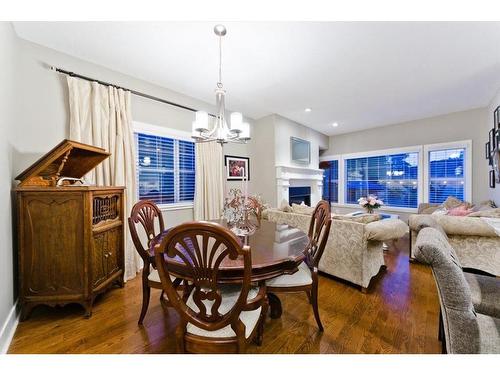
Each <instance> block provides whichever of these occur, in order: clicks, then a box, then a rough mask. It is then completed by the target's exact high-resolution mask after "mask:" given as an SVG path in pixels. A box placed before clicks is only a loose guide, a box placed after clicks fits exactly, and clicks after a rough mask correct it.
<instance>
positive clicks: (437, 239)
mask: <svg viewBox="0 0 500 375" xmlns="http://www.w3.org/2000/svg"><path fill="white" fill-rule="evenodd" d="M414 250H415V252H414V255H415V257H416V258H417V259H418V260H419V261H420V262H422V263H426V264H429V265H430V266H431V267H432V273H433V275H434V279H435V281H436V286H437V290H438V295H439V302H440V305H441V316H442V325H441V330H442V331H441V333H442V335H441V338H442V339H443V340H444V342H443V344H444V349H445V350H446V352H447V353H450V354H458V353H500V319H499V318H498V317H495V316H491V315H487V314H495V313H498V304H499V303H500V301H499V300H498V295H499V292H500V284H499V283H498V281H495V278H491V277H490V278H487V279H486V280H483V279H482V277H481V276H479V277H478V275H472V274H469V275H468V276H467V277H466V276H465V275H466V274H464V272H463V271H462V267H461V266H460V263H459V261H458V258H457V256H456V254H455V251H454V249H453V248H452V247H451V246H450V244H449V242H448V240H447V238H445V236H444V235H443V234H442V233H441V232H440V231H439V230H438V229H436V228H431V227H427V228H423V229H421V230H420V231H419V233H418V237H417V240H416V246H415V249H414ZM485 277H486V276H485ZM467 278H468V279H470V281H469V282H475V281H477V280H479V281H478V282H477V283H475V284H474V287H473V290H472V291H471V287H470V286H469V283H468V282H467ZM481 280H482V281H481ZM481 288H482V290H481ZM481 293H484V295H482V294H481ZM475 305H476V307H475ZM480 311H481V312H480Z"/></svg>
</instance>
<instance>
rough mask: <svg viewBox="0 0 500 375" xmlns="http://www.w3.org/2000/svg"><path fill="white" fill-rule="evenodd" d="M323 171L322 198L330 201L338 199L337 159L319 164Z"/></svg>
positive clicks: (334, 201)
mask: <svg viewBox="0 0 500 375" xmlns="http://www.w3.org/2000/svg"><path fill="white" fill-rule="evenodd" d="M319 167H320V168H321V169H324V173H323V199H324V200H326V201H328V202H329V203H330V204H331V203H338V201H339V161H338V160H328V161H322V162H321V163H320V164H319Z"/></svg>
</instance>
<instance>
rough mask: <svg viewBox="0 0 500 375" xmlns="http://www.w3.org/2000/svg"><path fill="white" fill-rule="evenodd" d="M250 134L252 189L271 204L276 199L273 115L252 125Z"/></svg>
mask: <svg viewBox="0 0 500 375" xmlns="http://www.w3.org/2000/svg"><path fill="white" fill-rule="evenodd" d="M254 129H255V132H254V134H253V135H252V137H253V139H252V140H253V144H252V155H253V159H252V161H251V164H252V165H251V167H252V169H251V176H250V179H251V181H252V182H253V186H254V191H255V193H257V194H260V195H261V196H262V199H263V200H264V202H266V203H269V204H271V205H273V204H274V202H275V201H276V172H275V170H274V165H275V155H274V116H272V115H271V116H266V117H263V118H261V119H259V120H257V121H255V125H254Z"/></svg>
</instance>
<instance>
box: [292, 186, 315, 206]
mask: <svg viewBox="0 0 500 375" xmlns="http://www.w3.org/2000/svg"><path fill="white" fill-rule="evenodd" d="M288 202H289V204H290V206H291V205H292V203H295V204H301V203H302V202H304V203H305V204H306V205H308V206H310V205H311V188H310V187H309V186H297V187H293V186H290V187H289V190H288Z"/></svg>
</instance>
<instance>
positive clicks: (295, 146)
mask: <svg viewBox="0 0 500 375" xmlns="http://www.w3.org/2000/svg"><path fill="white" fill-rule="evenodd" d="M290 147H291V155H292V162H294V163H298V164H309V163H310V162H311V142H309V141H305V140H303V139H300V138H295V137H290Z"/></svg>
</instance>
